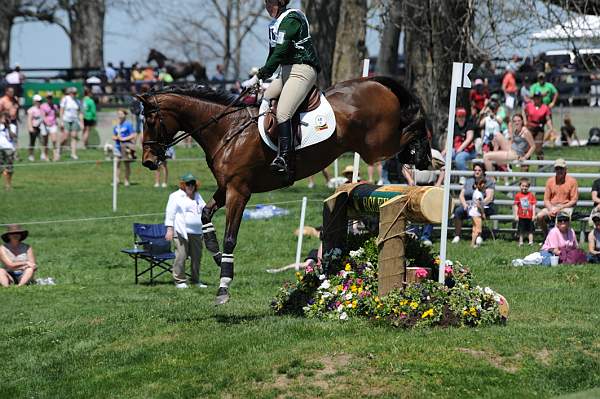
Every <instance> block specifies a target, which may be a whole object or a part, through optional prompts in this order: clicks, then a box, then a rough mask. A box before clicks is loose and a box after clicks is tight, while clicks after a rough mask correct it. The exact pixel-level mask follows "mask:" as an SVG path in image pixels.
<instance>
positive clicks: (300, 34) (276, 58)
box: [257, 11, 321, 79]
mask: <svg viewBox="0 0 600 399" xmlns="http://www.w3.org/2000/svg"><path fill="white" fill-rule="evenodd" d="M284 12H286V11H284ZM282 16H283V18H281V17H282ZM282 16H280V17H279V18H280V19H278V20H276V21H273V22H272V23H271V25H270V26H269V45H270V50H269V57H268V58H267V62H266V63H265V65H264V66H263V67H262V68H260V69H259V70H258V75H257V76H258V78H259V79H267V78H269V77H270V76H271V75H273V73H274V72H275V71H276V70H277V68H278V67H279V66H280V65H293V64H308V65H311V66H313V67H314V68H315V69H316V70H317V72H319V70H320V69H321V68H320V65H319V59H318V57H317V52H316V51H315V48H314V47H313V43H312V39H311V37H310V34H309V26H308V22H307V20H306V18H305V17H304V15H303V14H302V13H300V12H297V11H289V12H288V13H287V14H286V15H285V16H284V15H282ZM277 22H279V26H277Z"/></svg>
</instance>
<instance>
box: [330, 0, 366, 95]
mask: <svg viewBox="0 0 600 399" xmlns="http://www.w3.org/2000/svg"><path fill="white" fill-rule="evenodd" d="M366 35H367V0H346V1H345V2H344V6H343V7H341V9H340V20H339V22H338V29H337V35H336V45H335V52H334V55H333V68H332V73H331V81H332V83H333V84H335V83H337V82H341V81H344V80H348V79H354V78H358V77H360V76H361V71H362V60H363V58H365V56H366V54H367V48H366V46H365V38H366Z"/></svg>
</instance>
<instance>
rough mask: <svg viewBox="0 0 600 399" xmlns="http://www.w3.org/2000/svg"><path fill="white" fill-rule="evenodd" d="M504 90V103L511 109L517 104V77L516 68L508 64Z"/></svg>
mask: <svg viewBox="0 0 600 399" xmlns="http://www.w3.org/2000/svg"><path fill="white" fill-rule="evenodd" d="M502 91H503V92H504V103H505V104H506V108H508V109H509V110H513V109H515V107H516V106H517V79H516V76H515V72H514V69H511V67H510V66H508V65H507V67H506V73H505V74H504V77H503V78H502Z"/></svg>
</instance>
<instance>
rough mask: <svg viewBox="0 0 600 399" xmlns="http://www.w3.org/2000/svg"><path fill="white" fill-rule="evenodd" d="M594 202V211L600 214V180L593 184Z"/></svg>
mask: <svg viewBox="0 0 600 399" xmlns="http://www.w3.org/2000/svg"><path fill="white" fill-rule="evenodd" d="M592 201H593V202H594V210H595V211H598V212H600V179H596V180H594V182H593V183H592Z"/></svg>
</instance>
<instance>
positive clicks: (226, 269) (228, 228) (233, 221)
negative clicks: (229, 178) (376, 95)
mask: <svg viewBox="0 0 600 399" xmlns="http://www.w3.org/2000/svg"><path fill="white" fill-rule="evenodd" d="M240 187H241V188H242V189H240ZM249 199H250V190H248V189H245V186H243V185H234V184H231V185H230V187H229V188H227V195H226V200H225V208H226V210H227V214H226V217H225V238H224V239H223V255H222V256H221V280H220V282H219V290H218V291H217V298H216V300H215V304H216V305H223V304H224V303H227V301H229V285H230V284H231V280H233V250H234V249H235V246H236V244H237V235H238V232H239V230H240V223H241V221H242V215H243V213H244V208H245V207H246V204H247V203H248V200H249Z"/></svg>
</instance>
